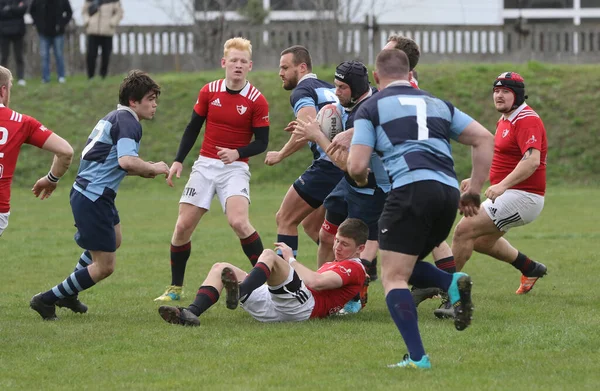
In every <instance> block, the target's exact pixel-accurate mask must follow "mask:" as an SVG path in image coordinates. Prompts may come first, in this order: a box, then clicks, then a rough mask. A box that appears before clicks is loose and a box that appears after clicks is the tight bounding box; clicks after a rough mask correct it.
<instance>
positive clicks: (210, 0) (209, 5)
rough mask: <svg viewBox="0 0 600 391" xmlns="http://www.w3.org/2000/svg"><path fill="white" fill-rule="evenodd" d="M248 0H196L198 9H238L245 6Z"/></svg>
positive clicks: (195, 6)
mask: <svg viewBox="0 0 600 391" xmlns="http://www.w3.org/2000/svg"><path fill="white" fill-rule="evenodd" d="M247 3H248V0H194V8H195V10H196V11H200V12H202V11H236V10H238V9H239V8H241V7H243V6H245V5H246V4H247Z"/></svg>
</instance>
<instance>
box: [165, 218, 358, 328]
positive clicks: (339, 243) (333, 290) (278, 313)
mask: <svg viewBox="0 0 600 391" xmlns="http://www.w3.org/2000/svg"><path fill="white" fill-rule="evenodd" d="M368 234H369V228H368V227H367V225H366V224H365V223H363V222H362V221H360V220H358V219H347V220H346V221H344V222H343V223H342V224H341V225H340V227H339V229H338V232H337V235H336V238H335V244H334V254H335V260H334V261H333V262H328V263H326V264H324V265H323V266H322V267H320V268H319V270H317V271H316V272H315V271H312V270H310V269H309V268H307V267H306V266H304V265H302V264H301V263H300V262H298V261H296V259H295V258H294V257H293V252H292V249H291V248H290V247H289V246H288V245H286V244H284V243H276V247H277V250H279V251H281V254H282V255H281V257H280V256H278V255H277V254H276V253H275V252H274V251H273V250H265V251H263V253H262V254H261V256H260V258H259V259H258V262H257V264H256V266H254V268H253V269H252V270H251V271H250V273H246V272H244V271H243V270H241V269H239V268H237V267H235V266H233V265H231V264H229V263H215V264H214V265H213V267H212V269H211V270H210V272H209V273H208V276H207V277H206V279H205V280H204V282H203V283H202V286H201V287H200V289H198V294H197V295H196V299H195V300H194V302H193V303H192V304H191V305H190V306H189V307H187V308H182V307H171V306H161V307H160V308H159V309H158V312H159V314H160V316H161V317H162V318H163V319H164V320H165V321H167V322H169V323H173V324H179V325H187V326H198V325H200V319H198V317H199V316H200V315H201V314H202V313H204V312H205V311H206V310H207V309H209V308H210V307H211V306H212V305H213V304H215V303H216V302H217V301H218V300H219V296H220V294H221V292H222V291H223V288H225V291H226V293H227V295H226V296H227V297H226V301H227V308H229V309H235V308H237V306H238V303H240V305H241V307H242V308H243V309H244V310H245V311H246V312H248V313H249V314H250V315H251V316H252V317H253V318H254V319H256V320H258V321H261V322H294V321H304V320H308V319H311V318H325V317H327V316H329V315H333V314H336V313H337V312H338V311H339V310H340V309H342V308H343V306H344V304H346V303H347V302H348V300H350V299H351V298H352V297H354V296H355V295H356V294H357V293H358V292H360V290H361V289H362V287H363V284H364V282H365V278H366V271H365V268H364V267H363V265H362V264H361V262H360V259H359V256H360V253H361V251H363V250H364V248H365V243H366V241H367V237H368ZM240 281H241V283H239V282H240ZM265 282H266V283H267V284H266V285H265Z"/></svg>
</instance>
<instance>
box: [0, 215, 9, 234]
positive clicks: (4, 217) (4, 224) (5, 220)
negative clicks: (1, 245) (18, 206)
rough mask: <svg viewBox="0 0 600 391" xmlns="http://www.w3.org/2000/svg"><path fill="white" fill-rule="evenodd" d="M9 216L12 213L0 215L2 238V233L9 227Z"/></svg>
mask: <svg viewBox="0 0 600 391" xmlns="http://www.w3.org/2000/svg"><path fill="white" fill-rule="evenodd" d="M9 215H10V212H6V213H0V236H2V233H3V232H4V230H5V229H6V227H8V216H9Z"/></svg>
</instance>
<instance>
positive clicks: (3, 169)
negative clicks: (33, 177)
mask: <svg viewBox="0 0 600 391" xmlns="http://www.w3.org/2000/svg"><path fill="white" fill-rule="evenodd" d="M51 134H52V132H51V131H50V130H48V129H46V127H44V126H43V125H42V124H40V123H39V122H38V121H36V120H35V119H33V118H31V117H29V116H27V115H23V114H20V113H18V112H16V111H13V110H11V109H9V108H8V107H5V106H4V105H0V213H6V212H8V211H9V209H10V204H9V200H10V185H11V182H12V178H13V174H14V171H15V167H16V165H17V160H18V159H19V152H20V151H21V146H22V145H23V144H31V145H34V146H36V147H38V148H41V147H42V146H43V145H44V143H45V142H46V140H47V139H48V137H50V135H51Z"/></svg>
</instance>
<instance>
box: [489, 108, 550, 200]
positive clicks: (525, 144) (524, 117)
mask: <svg viewBox="0 0 600 391" xmlns="http://www.w3.org/2000/svg"><path fill="white" fill-rule="evenodd" d="M529 148H534V149H537V150H539V151H540V165H539V167H538V168H537V170H535V172H534V173H533V174H531V176H530V177H529V178H527V179H525V180H524V181H523V182H521V183H518V184H516V185H515V186H513V187H512V188H511V189H515V190H523V191H527V192H530V193H534V194H539V195H542V196H543V195H544V193H545V191H546V155H547V153H548V143H547V140H546V129H545V128H544V124H543V122H542V120H541V118H540V117H539V116H538V115H537V113H536V112H535V111H533V110H532V109H531V107H529V106H527V104H526V103H523V104H522V105H521V106H519V107H518V108H517V109H516V110H515V111H514V112H513V113H512V114H511V115H510V117H508V118H507V119H505V118H504V117H501V118H500V120H498V123H497V125H496V135H495V140H494V158H493V160H492V168H491V170H490V183H491V184H492V185H495V184H497V183H500V182H501V181H502V180H503V179H504V178H506V176H507V175H508V174H510V173H511V172H512V171H513V170H514V169H515V167H516V166H517V164H519V162H520V161H521V159H522V158H523V155H524V154H525V152H526V151H527V150H528V149H529Z"/></svg>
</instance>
